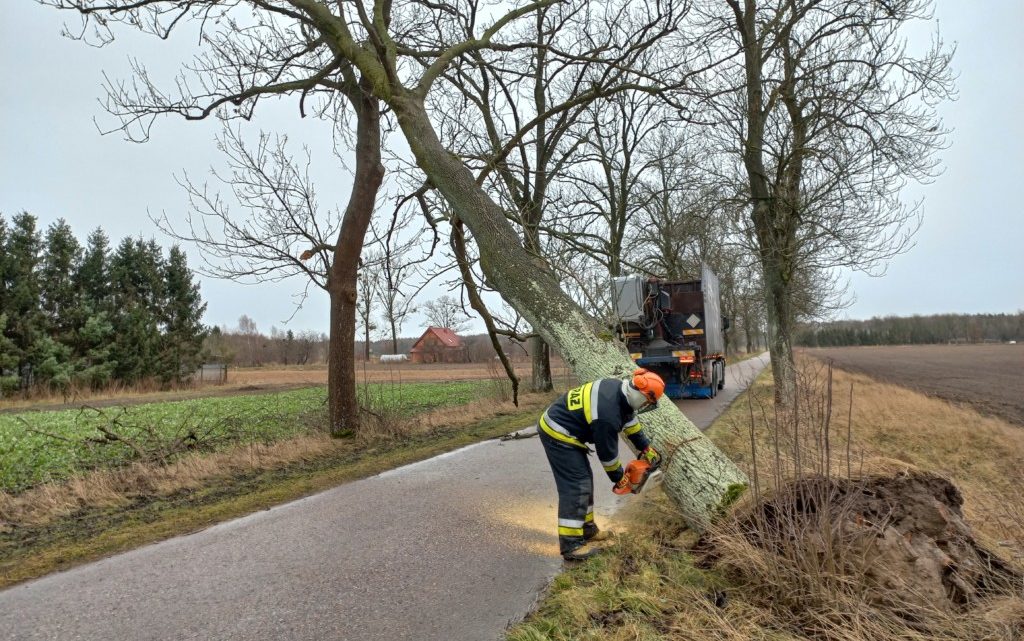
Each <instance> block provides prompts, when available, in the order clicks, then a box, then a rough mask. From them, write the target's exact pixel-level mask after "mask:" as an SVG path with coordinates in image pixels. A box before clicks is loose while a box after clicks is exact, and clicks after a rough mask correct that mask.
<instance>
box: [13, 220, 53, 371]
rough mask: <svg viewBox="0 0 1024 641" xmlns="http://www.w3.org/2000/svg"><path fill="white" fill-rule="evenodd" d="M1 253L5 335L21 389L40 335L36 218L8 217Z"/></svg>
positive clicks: (30, 366) (41, 326)
mask: <svg viewBox="0 0 1024 641" xmlns="http://www.w3.org/2000/svg"><path fill="white" fill-rule="evenodd" d="M12 223H13V224H12V225H11V229H10V231H9V232H8V237H7V243H6V247H5V252H4V254H5V255H6V257H7V265H6V272H7V275H6V282H7V291H6V301H5V307H4V312H5V313H6V315H7V332H6V335H7V338H9V339H10V341H11V345H12V348H13V349H12V351H13V354H14V358H15V359H16V360H17V365H16V367H15V369H16V370H17V376H18V377H19V379H20V381H21V382H20V386H21V387H22V388H25V387H28V385H29V384H30V383H31V381H32V366H33V364H34V360H35V358H34V357H35V353H34V348H35V345H36V343H37V341H39V340H40V339H41V338H42V336H43V329H44V327H43V315H42V311H41V309H40V307H39V293H40V289H39V269H38V268H39V260H40V253H41V249H42V240H41V238H40V235H39V231H38V230H37V229H36V217H35V216H33V215H32V214H30V213H28V212H22V213H20V214H18V215H16V216H15V217H14V219H13V220H12Z"/></svg>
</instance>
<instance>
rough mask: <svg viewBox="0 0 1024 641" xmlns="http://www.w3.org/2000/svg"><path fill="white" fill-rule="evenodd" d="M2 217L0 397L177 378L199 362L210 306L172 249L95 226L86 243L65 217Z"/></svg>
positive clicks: (181, 257)
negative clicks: (114, 241)
mask: <svg viewBox="0 0 1024 641" xmlns="http://www.w3.org/2000/svg"><path fill="white" fill-rule="evenodd" d="M36 224H37V220H36V218H35V216H33V215H31V214H29V213H21V214H18V215H16V216H14V217H13V219H12V220H11V222H10V224H8V222H7V221H6V220H5V219H4V217H3V215H2V214H0V392H2V393H3V394H10V393H13V392H16V391H18V390H26V389H29V388H31V387H35V386H41V387H49V388H51V389H54V390H63V391H67V390H68V389H69V388H71V387H72V386H81V387H89V388H92V389H97V388H103V387H106V386H109V385H111V384H113V383H123V384H128V385H132V384H137V383H140V382H143V381H150V380H153V381H157V382H159V383H161V384H169V383H173V382H179V381H181V380H183V379H184V378H187V377H188V376H190V375H191V374H192V373H193V372H194V371H195V369H196V367H197V365H198V364H199V363H200V361H201V357H200V351H201V348H202V344H203V338H204V337H205V335H206V328H205V327H203V325H202V324H201V322H200V319H201V317H202V315H203V312H204V311H205V309H206V304H205V303H203V301H202V298H201V297H200V295H199V285H198V284H196V283H195V282H194V281H193V273H192V271H191V270H190V269H189V267H188V264H187V262H186V258H185V253H184V252H183V251H182V250H181V249H180V248H178V247H177V246H175V247H172V248H171V250H170V252H169V254H168V255H167V256H164V253H163V250H162V249H161V247H160V246H159V245H157V244H156V242H155V241H153V240H148V241H144V240H142V239H141V238H125V239H123V240H122V241H121V242H120V244H118V246H117V248H116V249H113V250H112V249H111V246H110V242H109V240H108V238H107V235H106V234H105V233H104V232H103V230H102V229H99V228H97V229H96V230H94V231H93V232H92V233H91V234H89V237H88V240H87V241H86V243H85V246H84V247H83V246H82V245H81V244H80V243H79V241H78V240H77V239H76V238H75V236H74V234H73V233H72V230H71V227H70V226H69V225H68V224H67V222H66V221H64V220H63V219H61V220H58V221H57V222H55V223H53V224H52V225H50V227H49V228H48V229H47V230H46V232H45V234H43V233H41V232H40V231H39V230H38V229H37V228H36Z"/></svg>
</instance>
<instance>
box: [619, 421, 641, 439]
mask: <svg viewBox="0 0 1024 641" xmlns="http://www.w3.org/2000/svg"><path fill="white" fill-rule="evenodd" d="M643 428H644V426H643V425H641V424H639V423H637V424H636V425H630V426H629V427H627V428H626V429H624V430H622V433H623V434H625V435H626V436H633V435H634V434H636V433H637V432H639V431H640V430H642V429H643Z"/></svg>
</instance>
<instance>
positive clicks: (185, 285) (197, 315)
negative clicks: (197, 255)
mask: <svg viewBox="0 0 1024 641" xmlns="http://www.w3.org/2000/svg"><path fill="white" fill-rule="evenodd" d="M162 290H163V291H162V293H163V298H164V300H163V305H162V314H161V321H162V325H163V331H164V334H163V340H162V350H161V358H160V369H161V372H160V378H161V379H162V380H163V381H164V382H171V381H173V382H176V383H177V382H181V380H182V378H183V377H185V376H188V375H190V374H192V372H193V371H195V369H196V367H197V366H198V365H199V364H200V362H201V360H202V359H201V356H200V352H201V351H202V347H203V339H204V338H205V337H206V328H205V327H203V324H202V322H201V319H202V316H203V312H205V311H206V303H204V302H203V301H202V297H201V296H200V295H199V284H198V283H194V282H193V275H192V271H191V270H190V269H189V268H188V261H187V258H186V256H185V252H184V251H182V250H181V248H180V247H178V246H177V245H175V246H173V247H171V252H170V258H169V259H168V261H167V263H166V265H164V269H163V288H162Z"/></svg>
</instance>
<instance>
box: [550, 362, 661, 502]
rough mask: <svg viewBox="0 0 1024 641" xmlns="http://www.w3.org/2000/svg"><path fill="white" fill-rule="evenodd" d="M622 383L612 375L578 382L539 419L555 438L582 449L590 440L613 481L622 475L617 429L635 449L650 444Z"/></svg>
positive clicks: (616, 480)
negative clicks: (584, 382)
mask: <svg viewBox="0 0 1024 641" xmlns="http://www.w3.org/2000/svg"><path fill="white" fill-rule="evenodd" d="M622 385H623V382H622V381H621V380H619V379H615V378H602V379H600V380H597V381H593V382H591V383H586V384H584V385H580V386H579V387H577V388H575V389H571V390H569V391H568V392H567V393H565V394H564V395H562V396H561V397H560V398H559V399H558V400H557V401H555V402H554V403H552V404H551V406H550V407H548V409H547V410H546V411H545V412H544V414H543V415H542V416H541V418H540V428H541V429H542V430H544V432H545V433H546V434H548V436H550V437H552V438H554V439H555V440H558V441H561V442H563V443H567V444H569V445H574V446H576V447H581V448H584V449H586V448H587V445H586V444H587V443H593V444H594V449H596V450H597V458H598V459H599V460H600V461H601V466H602V467H603V468H604V471H605V472H606V473H607V474H608V478H610V479H611V480H612V483H617V482H618V481H619V479H620V478H622V469H623V468H622V462H621V461H620V460H619V432H622V433H623V434H624V435H626V436H627V437H628V438H629V440H630V441H631V442H632V443H633V445H634V446H635V447H636V448H637V449H638V450H642V449H644V448H645V447H647V446H648V445H650V441H649V440H648V439H647V437H646V436H645V435H644V433H643V431H641V426H640V422H639V421H638V420H637V418H636V412H634V411H633V408H632V407H630V406H629V403H627V402H626V395H625V394H624V393H623V392H622Z"/></svg>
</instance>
